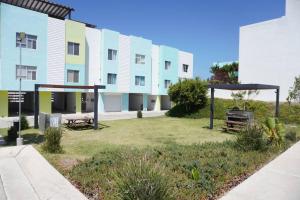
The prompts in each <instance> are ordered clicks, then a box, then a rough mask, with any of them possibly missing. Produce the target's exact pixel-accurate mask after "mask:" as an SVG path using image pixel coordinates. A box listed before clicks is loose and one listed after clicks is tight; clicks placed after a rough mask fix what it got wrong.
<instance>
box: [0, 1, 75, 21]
mask: <svg viewBox="0 0 300 200" xmlns="http://www.w3.org/2000/svg"><path fill="white" fill-rule="evenodd" d="M0 2H2V3H6V4H10V5H13V6H18V7H21V8H26V9H29V10H33V11H36V12H40V13H44V14H47V15H49V16H50V17H54V18H58V19H65V17H66V16H69V19H71V13H72V11H74V9H73V8H70V7H67V6H64V5H61V4H57V3H53V2H50V1H48V0H0Z"/></svg>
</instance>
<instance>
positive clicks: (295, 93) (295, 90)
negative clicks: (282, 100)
mask: <svg viewBox="0 0 300 200" xmlns="http://www.w3.org/2000/svg"><path fill="white" fill-rule="evenodd" d="M287 101H288V102H289V104H291V102H292V101H295V102H297V103H300V76H298V77H295V81H294V85H293V87H291V88H290V90H289V96H288V97H287Z"/></svg>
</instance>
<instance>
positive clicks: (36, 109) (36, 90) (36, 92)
mask: <svg viewBox="0 0 300 200" xmlns="http://www.w3.org/2000/svg"><path fill="white" fill-rule="evenodd" d="M40 88H61V89H84V90H88V89H93V90H94V129H95V130H97V129H98V95H99V94H98V92H99V90H100V89H105V88H106V87H105V86H104V85H94V86H84V85H52V84H35V86H34V128H39V125H38V122H39V89H40Z"/></svg>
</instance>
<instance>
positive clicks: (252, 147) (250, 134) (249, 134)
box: [236, 125, 267, 151]
mask: <svg viewBox="0 0 300 200" xmlns="http://www.w3.org/2000/svg"><path fill="white" fill-rule="evenodd" d="M236 147H238V148H239V149H242V150H243V151H261V150H266V149H267V139H266V138H265V137H264V130H263V128H262V127H260V126H259V125H255V126H249V127H247V128H246V129H245V130H243V131H241V132H240V133H238V135H237V139H236Z"/></svg>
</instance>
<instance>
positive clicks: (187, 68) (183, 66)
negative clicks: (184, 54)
mask: <svg viewBox="0 0 300 200" xmlns="http://www.w3.org/2000/svg"><path fill="white" fill-rule="evenodd" d="M185 67H186V70H185ZM182 71H183V72H184V73H188V72H189V65H187V64H182Z"/></svg>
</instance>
